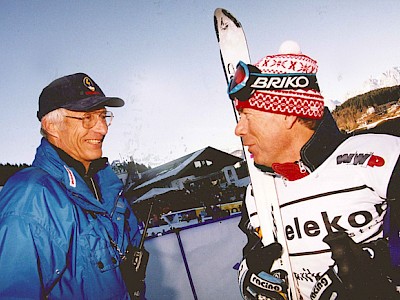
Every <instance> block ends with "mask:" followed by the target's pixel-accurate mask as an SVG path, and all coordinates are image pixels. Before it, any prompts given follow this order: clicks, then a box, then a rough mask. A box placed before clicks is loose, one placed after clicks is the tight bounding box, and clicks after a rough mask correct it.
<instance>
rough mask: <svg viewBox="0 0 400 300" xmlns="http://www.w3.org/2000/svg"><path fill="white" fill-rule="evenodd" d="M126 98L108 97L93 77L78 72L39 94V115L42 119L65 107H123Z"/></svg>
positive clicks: (59, 79)
mask: <svg viewBox="0 0 400 300" xmlns="http://www.w3.org/2000/svg"><path fill="white" fill-rule="evenodd" d="M124 104H125V102H124V100H122V99H120V98H116V97H106V96H105V95H104V93H103V91H102V90H101V89H100V87H99V86H98V85H97V84H96V83H95V82H94V80H93V79H92V78H90V77H89V76H88V75H86V74H84V73H76V74H72V75H67V76H64V77H61V78H58V79H56V80H54V81H53V82H51V83H50V84H49V85H48V86H46V87H45V88H44V89H43V91H42V93H41V94H40V96H39V110H38V112H37V117H38V119H39V121H40V120H42V118H43V116H44V115H46V114H47V113H49V112H51V111H53V110H55V109H58V108H65V109H68V110H73V111H91V110H96V109H98V108H101V107H104V106H110V107H121V106H123V105H124Z"/></svg>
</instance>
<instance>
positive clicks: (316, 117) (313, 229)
mask: <svg viewBox="0 0 400 300" xmlns="http://www.w3.org/2000/svg"><path fill="white" fill-rule="evenodd" d="M293 45H295V47H292V46H293ZM281 49H284V50H282V52H281V53H279V54H276V55H268V56H266V57H264V58H263V59H261V60H260V61H259V62H258V63H256V64H255V65H254V66H253V65H246V64H244V63H242V62H240V63H239V64H238V67H237V71H236V75H235V77H234V78H233V80H232V81H231V83H230V85H229V95H230V98H231V99H232V100H233V101H235V107H236V109H237V110H238V112H239V113H240V120H239V122H238V124H237V126H236V129H235V134H236V135H238V136H240V137H241V138H242V141H243V144H244V145H245V146H247V147H248V150H249V152H250V153H251V155H252V156H253V158H254V162H255V163H256V165H257V166H258V167H259V168H261V169H262V170H263V171H265V172H270V173H271V174H273V176H274V180H275V185H276V190H277V196H278V199H279V206H280V209H281V214H282V218H283V223H284V231H285V237H286V240H287V244H288V250H289V256H290V261H291V265H292V268H293V272H294V273H295V274H294V275H295V277H296V279H297V284H298V286H299V289H300V293H301V296H302V297H303V299H395V298H397V297H400V295H399V294H397V293H396V291H395V285H393V284H392V282H393V281H394V280H396V279H398V278H396V277H398V276H399V275H398V269H396V267H397V266H398V261H396V259H395V253H396V251H397V252H398V251H399V250H396V249H395V248H396V246H390V245H389V242H388V240H389V238H388V237H387V236H388V235H390V234H392V235H396V233H397V232H398V231H397V228H398V226H397V224H395V222H396V220H395V219H396V218H397V216H399V214H400V210H399V204H398V202H399V201H400V199H399V198H400V191H399V187H398V185H399V177H400V162H399V154H400V138H399V137H395V136H391V135H385V134H360V135H356V136H348V135H344V134H342V133H341V132H340V131H339V130H338V128H337V126H336V123H335V122H334V120H333V118H332V116H331V114H330V112H329V110H328V109H327V108H324V99H323V96H322V95H321V93H320V90H319V87H318V82H317V79H316V73H317V70H318V67H317V62H316V61H315V60H314V59H312V58H310V57H308V56H306V55H303V54H302V53H301V51H300V48H299V47H298V46H297V45H296V44H294V43H290V45H289V47H287V46H285V45H283V47H281ZM250 201H254V200H253V199H252V196H251V195H249V196H248V197H247V199H246V204H247V207H250V206H252V205H249V202H250ZM388 207H390V213H391V215H390V221H391V225H388V226H387V227H388V230H385V231H384V230H383V227H384V223H385V224H386V225H387V224H389V209H388ZM254 213H255V212H254V211H251V212H247V210H246V208H245V209H244V211H243V216H242V220H241V223H240V227H241V229H242V230H243V231H244V232H245V233H246V234H247V236H248V243H247V245H246V246H245V247H244V249H243V256H244V258H243V261H242V265H241V271H240V273H239V283H240V288H241V292H242V296H243V298H245V299H264V298H265V297H267V299H287V297H288V296H287V293H286V286H285V285H286V283H285V280H276V278H273V276H272V277H271V276H269V275H271V274H272V275H276V273H275V270H270V268H271V261H273V260H274V259H277V258H278V257H279V256H280V249H281V248H280V246H279V245H276V244H272V245H267V246H263V245H262V244H261V240H260V237H259V236H258V234H257V232H258V230H257V228H256V227H257V225H258V224H256V223H254V222H252V220H251V217H252V216H253V215H254ZM385 217H386V219H387V220H386V221H385V222H384V219H385ZM397 219H398V218H397ZM389 227H391V228H392V229H391V230H390V229H389ZM396 227H397V228H396ZM397 236H398V234H397ZM391 242H393V243H392V244H395V243H396V242H397V241H396V240H395V239H391ZM339 247H340V249H339V252H338V248H339ZM390 247H391V248H392V250H393V249H394V250H395V251H392V252H390V251H389V248H390ZM340 251H344V252H345V255H344V256H341V255H340V253H341V252H340ZM390 255H392V261H391V259H390ZM349 268H350V270H349ZM279 275H281V274H279ZM260 283H262V284H260ZM260 297H261V298H260ZM263 297H264V298H263ZM268 297H269V298H268ZM335 297H336V298H335Z"/></svg>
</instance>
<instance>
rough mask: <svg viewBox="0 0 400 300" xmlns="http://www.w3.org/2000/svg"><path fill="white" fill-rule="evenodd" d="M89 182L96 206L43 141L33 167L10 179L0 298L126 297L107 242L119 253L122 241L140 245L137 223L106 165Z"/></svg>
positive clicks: (5, 192)
mask: <svg viewBox="0 0 400 300" xmlns="http://www.w3.org/2000/svg"><path fill="white" fill-rule="evenodd" d="M94 180H96V182H97V183H98V186H99V188H100V191H101V195H102V199H101V201H100V202H99V201H98V200H97V199H96V198H95V197H94V196H93V193H92V192H91V191H90V189H89V188H88V186H87V184H86V183H85V182H84V181H83V179H82V178H81V177H80V175H78V173H77V172H76V171H75V170H74V169H73V168H71V167H68V166H67V165H66V164H65V163H64V162H63V161H62V160H61V159H60V157H59V155H58V154H57V152H56V151H55V149H54V148H53V147H52V146H51V145H50V144H49V143H48V142H47V140H45V139H42V142H41V145H40V146H39V147H38V149H37V153H36V157H35V160H34V162H33V164H32V167H29V168H26V169H24V170H22V171H20V172H18V173H16V174H15V175H14V176H12V177H11V178H10V179H9V180H8V182H7V183H6V185H5V186H4V188H3V189H2V191H1V193H0V299H10V298H19V299H20V298H29V299H42V298H45V297H48V298H50V299H129V295H128V293H127V290H126V287H125V284H124V281H123V279H122V276H121V272H120V270H119V263H120V255H119V251H118V250H117V249H116V247H113V246H112V245H111V244H110V238H111V239H112V240H114V241H115V242H116V243H117V245H118V248H120V250H121V251H122V252H123V251H124V250H125V249H126V247H127V245H128V239H130V240H131V242H132V244H133V245H134V246H135V245H138V244H139V241H140V237H141V236H140V232H139V228H138V225H137V220H136V218H135V216H134V214H133V213H132V210H131V208H130V206H129V205H128V203H127V201H126V199H125V198H124V197H123V196H122V195H121V194H122V188H123V185H122V182H121V181H120V180H119V179H118V177H117V176H116V175H115V174H114V172H113V171H112V169H111V167H110V166H109V165H108V164H107V166H106V167H105V168H104V169H102V170H100V171H99V172H97V173H96V174H95V176H94ZM125 218H127V222H126V223H125Z"/></svg>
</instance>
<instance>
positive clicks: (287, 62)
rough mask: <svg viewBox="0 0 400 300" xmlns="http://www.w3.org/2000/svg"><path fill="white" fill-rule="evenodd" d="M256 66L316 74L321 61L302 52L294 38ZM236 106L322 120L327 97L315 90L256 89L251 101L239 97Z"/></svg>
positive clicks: (263, 70) (264, 70) (270, 71)
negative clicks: (239, 99) (318, 63)
mask: <svg viewBox="0 0 400 300" xmlns="http://www.w3.org/2000/svg"><path fill="white" fill-rule="evenodd" d="M255 66H256V67H257V68H258V69H260V70H261V73H264V74H289V73H292V74H293V73H297V74H301V73H305V74H315V73H317V71H318V66H317V62H316V61H315V60H313V59H312V58H310V57H308V56H307V55H304V54H302V52H301V48H300V46H299V45H298V44H297V43H296V42H294V41H285V42H283V43H282V45H281V46H280V47H279V54H276V55H267V56H266V57H264V58H262V59H261V60H260V61H259V62H257V63H256V64H255ZM235 105H236V109H243V108H252V109H257V110H261V111H266V112H272V113H277V114H284V115H294V116H299V117H303V118H310V119H321V118H322V115H323V111H324V98H323V97H322V95H321V94H320V92H319V91H318V90H314V89H290V90H288V89H286V90H283V89H282V90H279V89H275V90H256V91H255V92H254V93H253V94H252V95H251V97H250V98H249V99H248V101H238V100H235Z"/></svg>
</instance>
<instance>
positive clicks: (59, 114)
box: [40, 108, 67, 139]
mask: <svg viewBox="0 0 400 300" xmlns="http://www.w3.org/2000/svg"><path fill="white" fill-rule="evenodd" d="M66 115H67V110H66V109H64V108H58V109H55V110H53V111H51V112H49V113H47V114H46V115H44V116H43V118H42V121H41V124H42V125H41V126H40V134H41V135H42V136H43V137H44V138H46V139H47V137H48V133H47V132H46V130H44V129H43V121H44V120H47V121H48V122H51V123H60V124H62V123H63V120H64V117H65V116H66Z"/></svg>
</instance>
